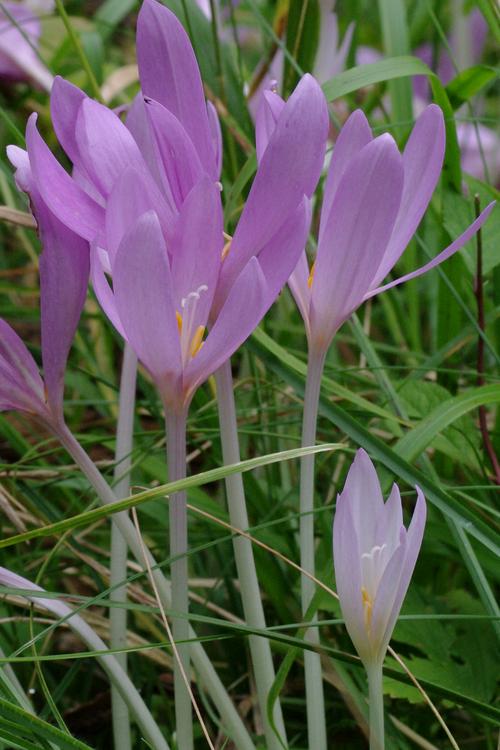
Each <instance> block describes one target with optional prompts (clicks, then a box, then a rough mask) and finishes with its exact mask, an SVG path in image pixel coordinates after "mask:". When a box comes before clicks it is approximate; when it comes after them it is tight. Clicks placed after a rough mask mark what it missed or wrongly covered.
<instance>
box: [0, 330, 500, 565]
mask: <svg viewBox="0 0 500 750" xmlns="http://www.w3.org/2000/svg"><path fill="white" fill-rule="evenodd" d="M248 345H249V346H250V347H251V349H252V350H253V351H254V352H255V353H256V354H257V355H258V356H259V357H260V358H261V359H262V360H263V361H264V362H265V364H266V365H267V366H268V367H269V368H270V369H271V370H273V371H274V372H275V373H276V374H277V375H279V376H280V377H282V378H283V380H285V382H287V383H290V384H291V385H292V386H293V387H294V388H295V390H296V391H297V393H299V394H301V395H303V394H304V380H305V378H304V377H303V376H300V375H299V374H298V373H297V369H296V368H294V369H292V368H291V367H290V365H289V364H288V361H287V360H282V359H281V357H280V356H279V350H278V349H277V347H276V344H275V342H274V341H271V345H269V346H266V342H265V341H264V340H263V339H262V337H259V339H257V338H256V336H255V335H253V336H252V337H251V338H250V339H249V342H248ZM319 411H320V413H321V414H322V415H323V416H324V417H325V418H326V419H328V420H330V421H331V422H332V424H334V425H335V426H336V427H337V428H338V429H339V430H341V431H342V432H344V433H345V434H346V435H347V436H348V437H350V438H351V440H353V442H354V443H355V444H356V445H360V446H362V447H363V448H365V450H366V451H367V452H368V453H370V455H371V457H372V458H374V459H376V460H378V461H380V462H381V463H382V464H384V466H386V468H387V469H389V471H391V472H393V473H394V474H395V475H396V476H397V477H398V478H400V479H402V480H403V481H405V482H407V483H408V484H409V485H410V486H413V487H414V486H415V485H418V486H419V487H420V488H421V489H422V491H423V492H424V494H425V496H426V498H427V500H428V501H429V502H430V503H432V504H433V505H435V506H436V508H438V509H439V510H440V511H441V512H442V513H443V514H444V515H445V516H447V517H448V518H451V519H452V520H453V521H454V522H455V523H457V524H458V525H459V526H460V527H466V528H467V532H468V533H469V534H470V535H471V536H473V537H474V538H475V539H477V540H478V541H480V542H481V543H482V544H483V545H484V546H485V547H487V548H488V549H489V550H491V551H492V552H493V553H494V554H500V547H499V544H498V534H497V533H496V531H495V530H494V529H492V528H491V526H490V525H489V524H488V523H485V522H484V521H483V519H482V518H480V517H479V516H478V514H476V513H475V512H474V511H473V510H471V509H470V508H468V507H465V506H464V505H463V504H462V503H460V502H459V501H458V500H457V499H456V498H454V497H453V496H451V495H449V494H448V493H447V492H445V491H444V490H443V489H441V487H439V486H438V485H437V484H436V483H435V482H433V481H432V480H431V479H430V478H429V476H427V474H424V473H422V472H421V471H419V470H418V469H416V468H415V467H414V466H412V465H411V464H410V463H409V462H408V461H406V460H404V459H403V458H401V456H399V454H398V453H397V452H396V451H395V450H393V449H391V448H390V447H389V446H388V445H386V443H385V442H383V441H382V440H381V439H380V438H379V437H377V436H376V435H375V434H373V433H372V432H370V430H368V429H367V428H366V427H365V426H364V424H362V423H361V422H359V421H358V420H356V419H354V418H353V417H351V415H350V414H348V412H347V411H345V410H344V409H343V408H342V407H340V406H339V405H338V404H334V403H331V402H330V401H329V400H327V399H326V398H324V397H323V396H322V397H321V399H320V405H319ZM0 546H1V542H0Z"/></svg>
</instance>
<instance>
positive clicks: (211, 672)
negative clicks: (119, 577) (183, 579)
mask: <svg viewBox="0 0 500 750" xmlns="http://www.w3.org/2000/svg"><path fill="white" fill-rule="evenodd" d="M58 437H59V439H60V440H61V443H62V444H63V445H64V447H65V448H66V450H67V451H68V453H69V454H70V456H72V458H73V460H74V461H75V463H77V464H78V466H79V467H80V469H81V470H82V472H83V473H84V474H85V476H86V477H87V479H88V481H89V482H90V484H91V485H92V487H93V488H94V490H95V492H96V494H97V496H98V498H99V499H100V501H101V503H102V504H103V505H108V504H109V503H113V502H115V501H116V496H115V494H114V492H113V491H112V489H111V488H110V486H109V485H108V483H107V482H106V480H105V479H104V477H103V476H102V474H101V473H100V471H99V469H98V468H97V466H96V465H95V464H94V463H93V461H92V460H91V459H90V458H89V456H88V455H87V453H86V452H85V451H84V450H83V448H82V446H81V445H80V443H79V442H78V441H77V440H76V438H75V437H74V436H73V435H72V434H71V432H70V431H69V430H68V428H67V427H63V428H62V429H60V430H59V432H58ZM117 525H118V527H119V529H120V531H121V533H122V534H123V536H124V537H125V539H126V542H127V544H128V547H129V549H130V551H131V552H132V554H133V555H134V557H135V559H136V560H137V562H138V563H139V564H140V565H142V564H143V562H144V553H143V550H142V548H141V545H140V542H139V540H138V538H137V534H136V531H135V528H134V525H133V523H132V522H131V521H130V519H129V518H117ZM147 555H148V561H149V564H150V566H151V569H152V571H153V576H154V578H155V583H156V586H157V588H158V592H159V595H160V597H161V601H162V604H163V606H164V607H165V609H167V610H170V609H171V608H172V602H171V590H170V583H169V581H168V580H167V579H166V578H165V576H164V574H163V573H162V571H161V570H160V569H159V568H158V567H157V563H156V560H155V559H154V557H153V556H152V555H151V553H150V552H149V551H147ZM189 638H190V639H191V640H192V641H193V639H196V633H195V632H194V631H193V629H192V628H190V629H189ZM190 654H191V658H192V661H193V664H194V666H195V667H196V670H197V673H198V676H199V679H200V682H201V683H202V685H203V687H204V688H205V691H206V692H207V694H208V695H209V696H210V698H211V699H212V701H213V703H214V705H215V706H216V708H217V710H218V712H219V714H220V717H221V720H222V725H223V727H224V728H225V730H226V731H227V733H228V735H229V736H230V737H231V739H232V740H233V741H234V743H235V745H236V747H237V748H238V750H256V748H255V745H254V743H253V742H252V740H251V738H250V735H249V734H248V731H247V729H246V727H245V725H244V723H243V721H242V720H241V717H240V715H239V714H238V712H237V710H236V708H235V706H234V705H233V703H232V701H231V698H230V697H229V695H228V693H227V691H226V689H225V687H224V685H223V684H222V682H221V680H220V678H219V676H218V674H217V672H216V671H215V669H214V667H213V665H212V662H211V661H210V659H209V658H208V656H207V654H206V653H205V650H204V649H203V646H202V645H201V643H199V642H196V641H194V642H192V643H191V644H190Z"/></svg>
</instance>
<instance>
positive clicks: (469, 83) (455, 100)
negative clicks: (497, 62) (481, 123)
mask: <svg viewBox="0 0 500 750" xmlns="http://www.w3.org/2000/svg"><path fill="white" fill-rule="evenodd" d="M497 75H498V74H497V71H496V70H495V69H494V68H490V67H489V66H488V65H473V66H472V67H471V68H467V70H462V71H461V72H460V73H459V74H458V75H457V76H455V78H453V80H452V81H450V82H449V84H448V85H447V86H446V93H447V94H448V98H449V100H450V104H451V106H452V107H453V109H458V108H459V107H460V106H461V105H462V104H463V103H464V102H467V101H469V99H472V97H473V96H475V95H476V94H477V93H478V92H479V91H481V89H482V88H484V87H485V86H486V85H487V84H488V83H489V82H490V81H492V80H494V79H495V78H496V77H497Z"/></svg>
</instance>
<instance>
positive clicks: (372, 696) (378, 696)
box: [366, 663, 385, 750]
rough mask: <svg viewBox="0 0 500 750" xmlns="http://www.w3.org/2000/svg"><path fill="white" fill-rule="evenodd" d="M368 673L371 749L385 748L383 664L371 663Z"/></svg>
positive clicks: (381, 749)
mask: <svg viewBox="0 0 500 750" xmlns="http://www.w3.org/2000/svg"><path fill="white" fill-rule="evenodd" d="M366 673H367V675H368V700H369V704H370V750H384V747H385V741H384V691H383V689H382V664H381V663H380V664H371V665H370V666H368V667H367V668H366Z"/></svg>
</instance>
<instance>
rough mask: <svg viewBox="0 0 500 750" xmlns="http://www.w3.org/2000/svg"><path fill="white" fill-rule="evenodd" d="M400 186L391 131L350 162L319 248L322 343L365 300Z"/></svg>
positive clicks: (315, 310) (317, 314) (317, 322)
mask: <svg viewBox="0 0 500 750" xmlns="http://www.w3.org/2000/svg"><path fill="white" fill-rule="evenodd" d="M402 188H403V167H402V163H401V155H400V153H399V151H398V149H397V146H396V144H395V143H394V141H393V139H392V138H391V136H390V135H388V134H385V135H382V136H380V137H379V138H376V139H375V140H374V141H372V142H371V143H369V144H368V145H367V146H365V147H364V148H362V149H361V151H360V152H359V153H358V154H357V155H356V156H355V158H354V159H352V160H351V161H350V162H349V163H348V165H347V167H346V169H345V171H344V174H343V176H342V178H341V181H340V185H339V187H338V189H337V191H336V194H335V197H334V199H333V203H332V208H331V211H330V215H329V217H328V219H327V224H326V225H325V227H324V230H323V233H322V236H321V240H320V242H319V244H318V251H317V254H316V263H315V273H314V280H313V284H312V297H311V332H312V333H311V336H312V340H313V342H314V344H315V346H317V347H318V348H319V349H325V348H327V347H328V346H329V344H330V342H331V339H332V337H333V335H334V334H335V332H336V331H337V329H338V328H339V326H340V325H341V324H342V323H343V322H344V321H345V320H346V319H347V318H348V317H349V315H351V313H352V312H353V311H354V310H355V309H356V308H357V307H358V306H359V305H360V304H361V303H362V301H363V298H364V296H365V294H366V292H367V290H368V289H369V285H370V281H371V279H372V278H373V274H374V273H375V270H376V268H377V267H378V266H379V264H380V258H381V257H382V256H383V254H384V252H385V248H386V246H387V242H388V241H389V238H390V236H391V232H392V228H393V226H394V222H395V220H396V216H397V212H398V208H399V204H400V200H401V192H402Z"/></svg>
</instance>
